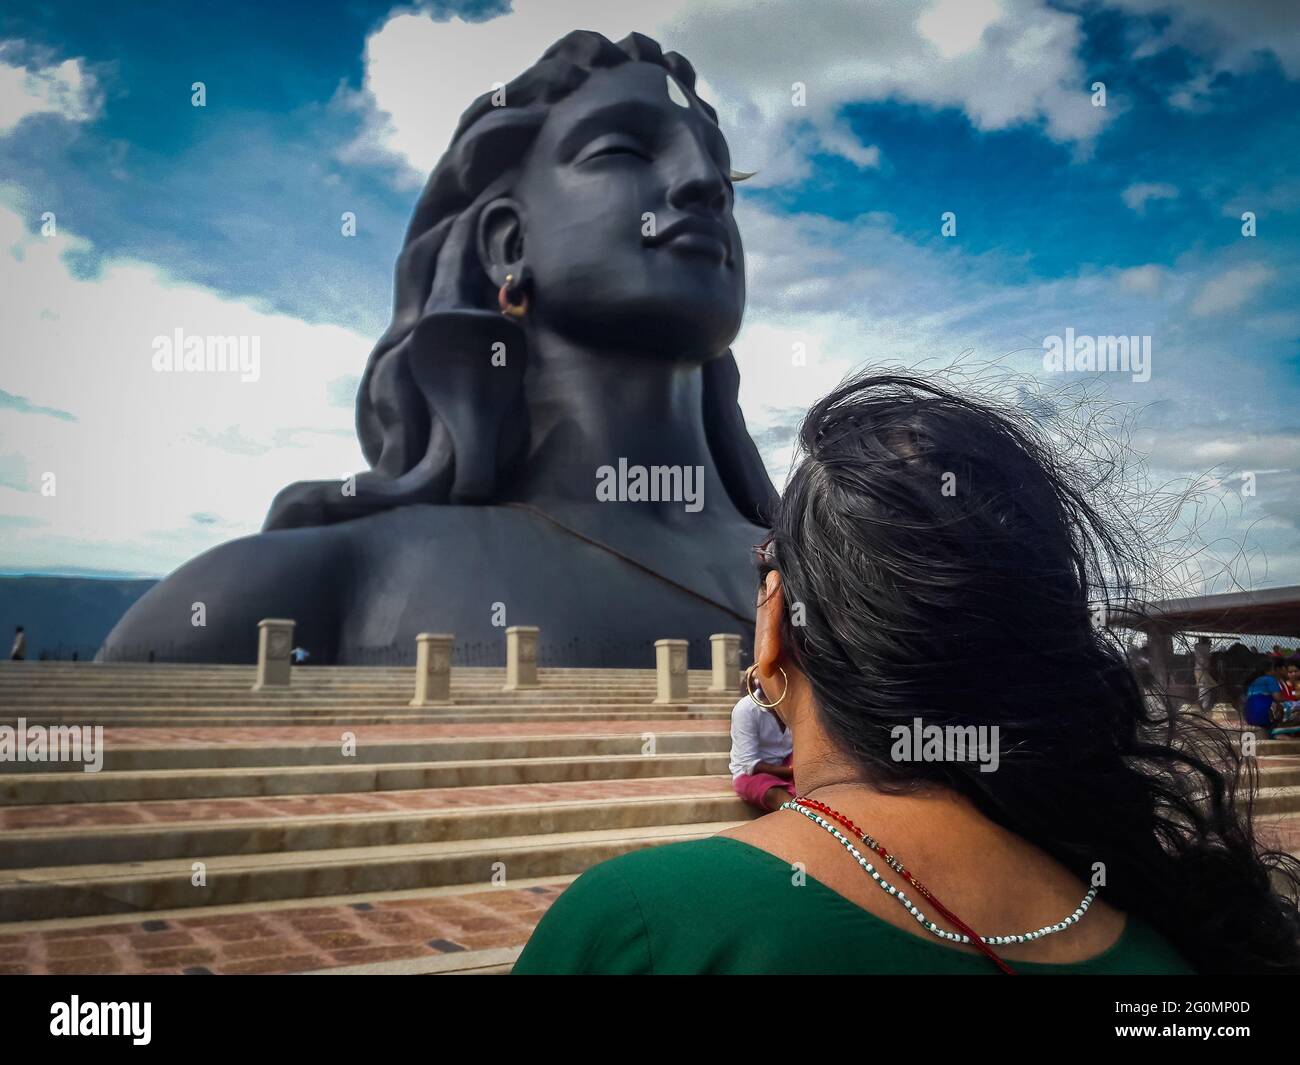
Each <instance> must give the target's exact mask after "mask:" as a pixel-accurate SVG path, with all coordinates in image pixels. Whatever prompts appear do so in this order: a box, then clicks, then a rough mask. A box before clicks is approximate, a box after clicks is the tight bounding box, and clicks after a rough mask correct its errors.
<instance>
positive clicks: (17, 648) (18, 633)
mask: <svg viewBox="0 0 1300 1065" xmlns="http://www.w3.org/2000/svg"><path fill="white" fill-rule="evenodd" d="M26 657H27V634H26V633H25V632H23V627H22V626H21V625H19V626H18V627H17V628H16V629H14V646H13V650H11V651H10V652H9V658H10V660H11V661H13V662H21V661H23V659H25V658H26Z"/></svg>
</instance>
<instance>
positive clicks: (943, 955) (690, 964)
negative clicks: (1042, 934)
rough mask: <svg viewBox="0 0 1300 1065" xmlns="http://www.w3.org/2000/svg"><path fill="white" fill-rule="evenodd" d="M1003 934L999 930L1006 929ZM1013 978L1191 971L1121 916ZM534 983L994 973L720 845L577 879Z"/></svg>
mask: <svg viewBox="0 0 1300 1065" xmlns="http://www.w3.org/2000/svg"><path fill="white" fill-rule="evenodd" d="M1008 931H1009V930H1008ZM1011 966H1012V968H1014V969H1015V970H1016V971H1017V972H1022V973H1161V974H1164V973H1190V972H1191V971H1192V970H1191V969H1190V968H1189V967H1188V965H1187V964H1186V963H1185V962H1184V961H1183V960H1182V958H1181V957H1179V955H1178V954H1176V953H1175V952H1174V950H1173V948H1171V947H1170V946H1169V944H1168V943H1166V942H1165V940H1164V939H1163V938H1161V937H1160V936H1159V935H1158V934H1156V932H1154V931H1153V930H1152V929H1151V928H1150V927H1148V926H1147V925H1146V924H1144V923H1142V922H1141V921H1138V920H1136V919H1135V918H1133V917H1131V916H1130V917H1129V918H1128V919H1127V921H1126V923H1125V926H1124V932H1123V934H1122V935H1121V936H1120V938H1119V940H1118V942H1116V943H1115V945H1114V946H1112V947H1110V948H1109V949H1107V950H1105V951H1103V952H1102V953H1101V954H1098V955H1097V956H1095V957H1093V958H1090V959H1088V960H1087V961H1083V962H1078V963H1076V964H1073V965H1043V964H1036V963H1030V962H1023V961H1017V962H1012V963H1011ZM514 971H515V973H516V974H541V973H602V974H611V975H615V974H633V973H715V974H739V973H757V974H767V975H778V974H786V973H808V974H832V973H833V974H858V973H996V972H997V969H996V968H995V967H994V966H993V963H992V962H990V961H989V960H988V959H987V958H985V957H983V956H982V955H979V954H973V953H972V954H967V953H965V952H964V951H960V950H956V949H954V948H953V947H949V946H945V945H943V944H941V943H940V942H939V941H938V940H930V939H925V938H922V937H921V936H918V935H914V934H913V933H911V932H905V931H903V930H902V929H901V928H897V927H895V926H894V925H892V924H890V923H889V922H887V921H883V920H881V919H880V918H879V917H876V916H874V915H873V914H870V913H868V912H867V911H866V910H864V909H862V908H861V907H860V906H857V905H855V904H854V903H852V902H850V901H849V900H848V899H846V898H844V896H842V895H840V894H837V893H836V892H834V891H832V890H831V889H830V888H828V887H827V886H826V885H825V884H823V883H821V882H820V881H817V880H814V879H813V878H812V877H806V883H805V884H804V885H803V886H802V887H795V886H793V883H792V873H791V869H790V866H788V865H787V864H786V863H785V862H784V861H782V860H781V859H780V858H778V857H776V856H775V855H773V854H769V853H768V852H767V851H764V850H760V849H758V848H757V847H753V846H751V845H750V844H748V843H742V842H741V841H740V840H737V839H731V838H730V837H727V836H713V837H711V838H708V839H699V840H691V841H689V842H686V843H673V844H669V845H667V846H663V847H651V848H648V849H646V850H640V851H634V852H632V853H631V854H624V855H622V856H621V857H618V858H614V859H612V860H611V861H607V862H603V863H601V864H600V865H597V866H595V867H593V868H591V869H589V870H587V872H585V873H583V874H582V876H580V877H578V879H577V880H575V881H574V882H573V883H572V884H571V885H570V886H569V888H568V890H567V891H565V892H564V894H563V895H561V896H560V897H559V898H558V899H556V900H555V904H554V905H553V906H552V907H551V908H550V910H549V911H548V912H547V914H546V916H545V917H543V918H542V922H541V924H539V925H538V926H537V930H536V931H535V932H534V933H533V936H532V938H531V939H530V940H529V941H528V945H527V946H526V947H524V951H523V953H522V954H521V955H520V956H519V961H518V962H517V963H516V964H515V968H514Z"/></svg>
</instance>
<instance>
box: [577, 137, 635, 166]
mask: <svg viewBox="0 0 1300 1065" xmlns="http://www.w3.org/2000/svg"><path fill="white" fill-rule="evenodd" d="M611 155H628V156H635V157H636V158H638V159H644V160H645V161H646V162H649V161H650V153H649V152H648V151H646V149H645V148H644V147H643V146H642V145H641V144H639V143H637V142H636V141H634V140H631V139H629V138H628V137H625V136H620V135H617V134H615V135H609V136H604V137H597V138H596V139H595V140H594V141H592V142H591V144H590V145H588V146H587V149H586V150H585V151H584V152H583V153H582V155H581V157H580V158H579V159H578V162H580V163H585V162H587V161H588V160H590V159H599V158H602V157H605V156H611Z"/></svg>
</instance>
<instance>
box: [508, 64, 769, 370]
mask: <svg viewBox="0 0 1300 1065" xmlns="http://www.w3.org/2000/svg"><path fill="white" fill-rule="evenodd" d="M669 78H670V75H669V74H668V72H667V71H666V70H664V68H663V67H661V66H657V65H655V64H651V63H641V62H632V63H625V64H623V65H622V66H619V67H615V68H613V69H609V70H597V71H594V72H593V73H592V74H591V76H590V77H589V78H588V79H587V81H586V82H585V83H584V84H583V85H582V86H581V87H580V88H579V89H578V90H577V91H575V92H573V93H571V94H570V95H569V96H568V97H567V98H565V99H564V100H563V101H561V102H560V103H559V104H557V105H556V106H555V107H554V109H553V110H552V111H551V113H550V114H549V115H548V117H547V119H546V121H545V123H544V124H543V126H542V129H541V131H540V132H539V134H538V137H537V139H536V140H535V141H534V144H533V148H532V151H531V152H530V153H529V157H528V159H527V161H526V163H525V166H524V169H523V173H522V175H521V179H520V182H519V184H518V185H517V186H516V187H515V190H514V198H515V199H516V200H517V201H518V203H519V206H520V210H521V212H522V215H523V217H522V219H521V231H522V235H523V250H522V259H523V262H524V263H525V264H526V266H527V269H528V271H529V273H530V275H531V281H532V292H531V294H530V296H531V299H530V307H529V318H530V319H535V320H537V321H539V322H542V323H545V324H546V325H547V326H549V327H550V328H552V329H554V330H555V331H557V332H559V333H561V334H563V335H566V336H569V337H571V338H573V339H575V340H578V341H580V342H584V343H588V344H593V345H600V346H611V347H619V348H623V349H624V350H636V351H644V352H647V353H655V354H664V355H666V356H669V357H673V358H679V359H684V360H701V361H702V360H704V359H707V358H710V357H712V356H714V355H717V354H719V353H720V352H722V351H723V350H724V349H725V348H726V347H727V345H728V344H730V343H731V341H732V340H733V339H734V338H735V335H736V332H737V331H738V330H739V328H740V318H741V313H742V311H743V309H744V305H745V266H744V255H743V252H742V250H741V245H740V233H739V231H738V230H737V229H736V222H735V218H734V217H733V215H732V206H733V202H734V190H733V189H732V187H731V182H730V180H729V179H728V173H729V171H730V165H731V160H730V157H729V155H728V152H727V145H726V141H724V140H723V137H722V134H721V132H720V131H719V130H718V127H717V126H716V125H714V123H713V122H712V121H710V120H709V118H708V116H707V115H705V114H704V112H702V111H701V110H700V109H699V105H698V104H697V103H695V102H694V100H693V99H691V97H690V95H689V94H688V93H687V92H686V91H685V89H684V88H683V87H680V86H678V85H677V84H676V83H674V84H673V87H672V89H670V86H669ZM683 103H688V106H682V105H683Z"/></svg>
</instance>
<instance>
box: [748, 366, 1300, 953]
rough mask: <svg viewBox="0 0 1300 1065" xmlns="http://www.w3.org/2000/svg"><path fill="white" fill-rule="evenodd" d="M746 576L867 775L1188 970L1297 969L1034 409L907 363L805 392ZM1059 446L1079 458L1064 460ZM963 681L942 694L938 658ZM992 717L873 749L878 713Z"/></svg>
mask: <svg viewBox="0 0 1300 1065" xmlns="http://www.w3.org/2000/svg"><path fill="white" fill-rule="evenodd" d="M799 445H800V461H799V463H798V465H797V467H796V469H795V470H794V472H793V474H792V476H791V480H790V482H789V484H788V486H787V488H786V490H785V492H784V493H783V495H782V497H781V499H780V501H779V503H778V504H776V506H775V510H774V512H773V514H772V518H773V520H772V523H771V525H772V535H771V539H770V541H769V543H770V547H771V550H770V551H769V552H766V553H765V556H764V557H763V558H762V559H760V562H759V571H760V578H762V577H765V576H766V573H767V571H768V570H770V569H773V568H774V569H776V570H778V571H779V572H780V575H781V586H782V590H783V598H784V604H785V612H784V615H783V617H782V621H781V625H782V640H783V646H784V647H785V648H788V649H789V653H790V655H791V657H792V659H793V661H794V664H795V665H796V666H797V668H798V669H799V670H801V671H802V672H803V673H804V675H805V676H806V677H807V678H808V681H809V683H810V685H811V687H812V691H813V694H814V698H815V704H816V712H817V713H818V714H819V716H820V719H821V721H822V724H823V726H824V727H825V729H826V731H827V733H828V735H829V736H830V738H831V739H832V741H833V742H834V743H835V744H836V746H837V747H838V749H839V750H840V751H841V752H842V753H843V754H844V755H845V756H846V757H847V758H848V759H850V760H851V762H852V763H853V764H854V766H855V767H856V768H857V769H858V770H859V771H860V773H861V777H862V779H863V780H864V781H865V782H867V783H869V784H870V785H871V786H873V787H875V788H878V789H881V790H884V791H890V792H897V791H908V790H912V789H918V788H922V787H926V786H936V785H937V786H942V787H946V788H950V789H952V790H954V791H956V792H959V793H960V794H962V795H963V796H966V797H967V798H968V799H970V800H971V801H972V802H973V803H974V804H975V806H976V807H977V808H978V809H979V810H980V811H981V812H982V813H983V814H984V815H985V816H987V817H989V818H990V819H991V820H993V821H995V822H996V823H998V824H999V825H1002V826H1003V827H1005V828H1007V829H1008V830H1010V831H1011V832H1014V833H1016V834H1017V835H1018V836H1020V837H1021V838H1023V839H1025V840H1027V841H1029V842H1030V843H1032V844H1034V845H1035V846H1037V847H1039V848H1041V849H1042V850H1043V851H1045V852H1046V853H1048V854H1050V855H1051V856H1052V857H1054V858H1055V859H1057V860H1058V861H1060V862H1061V863H1062V864H1063V865H1065V866H1066V867H1067V868H1068V869H1070V870H1071V871H1072V872H1073V873H1074V874H1075V875H1077V876H1078V877H1079V878H1080V880H1082V881H1084V882H1085V883H1087V884H1093V883H1096V882H1097V879H1098V878H1097V875H1096V874H1097V873H1098V871H1101V873H1102V874H1104V885H1103V886H1102V887H1101V891H1102V894H1103V897H1104V898H1105V899H1107V900H1108V901H1109V902H1110V903H1111V904H1112V905H1113V906H1115V907H1116V908H1118V909H1120V910H1122V911H1125V912H1127V913H1129V914H1135V915H1137V916H1138V917H1140V918H1141V919H1143V920H1145V921H1146V922H1148V923H1149V924H1150V925H1152V926H1153V927H1155V928H1156V929H1157V930H1158V931H1159V932H1161V933H1162V934H1163V935H1164V936H1165V937H1166V938H1167V939H1168V940H1169V942H1170V943H1171V944H1172V945H1173V946H1174V947H1175V948H1176V949H1177V950H1178V951H1179V952H1180V953H1181V954H1182V955H1183V957H1184V958H1186V959H1187V961H1188V962H1189V963H1190V964H1191V965H1192V966H1194V967H1195V968H1196V969H1197V970H1198V971H1201V972H1295V971H1300V946H1298V943H1300V914H1298V913H1297V906H1296V901H1295V899H1296V893H1297V891H1298V890H1300V863H1297V862H1296V860H1295V859H1294V858H1292V857H1291V856H1289V855H1287V854H1284V853H1281V852H1279V851H1273V850H1269V849H1267V848H1266V847H1264V846H1263V845H1262V844H1261V843H1260V841H1259V840H1258V839H1257V838H1256V834H1255V828H1254V824H1253V820H1252V811H1251V802H1252V798H1253V795H1254V790H1255V783H1256V775H1255V768H1254V765H1253V759H1252V758H1248V757H1243V756H1242V755H1241V754H1240V752H1239V751H1238V750H1237V747H1236V745H1235V744H1234V743H1233V738H1232V736H1231V734H1229V733H1228V732H1227V731H1225V730H1223V729H1221V728H1219V727H1218V726H1217V725H1215V724H1214V723H1213V722H1212V721H1211V720H1209V718H1207V717H1205V716H1202V715H1201V714H1200V713H1198V712H1195V711H1182V712H1178V713H1172V712H1170V711H1168V710H1167V709H1166V704H1165V702H1164V701H1162V700H1159V699H1150V700H1149V699H1148V698H1147V696H1146V695H1145V694H1144V692H1143V691H1142V689H1141V688H1140V686H1139V684H1138V682H1137V679H1136V677H1135V675H1134V673H1133V671H1132V669H1131V668H1130V666H1129V663H1128V661H1127V658H1126V656H1125V654H1124V650H1123V647H1122V645H1121V642H1120V640H1119V638H1118V637H1117V636H1116V635H1114V634H1112V633H1111V632H1110V631H1109V630H1108V629H1106V628H1105V627H1102V626H1098V625H1096V624H1095V623H1094V617H1095V615H1094V606H1095V604H1096V603H1097V601H1098V600H1105V601H1108V602H1113V601H1116V599H1117V598H1119V599H1123V600H1125V601H1131V599H1132V597H1133V594H1134V579H1135V578H1134V575H1135V574H1136V573H1138V572H1140V568H1139V567H1140V557H1141V555H1142V552H1143V551H1144V549H1145V547H1146V545H1144V544H1142V543H1140V542H1135V541H1134V537H1135V536H1136V535H1137V533H1136V532H1135V528H1136V527H1135V526H1134V525H1133V524H1131V523H1129V522H1126V521H1125V520H1124V518H1123V515H1118V516H1117V517H1118V520H1115V518H1113V517H1110V516H1108V517H1107V518H1105V519H1104V518H1103V517H1102V515H1101V513H1099V509H1098V505H1097V504H1096V503H1095V502H1094V500H1093V498H1092V497H1093V486H1092V485H1090V483H1089V482H1090V481H1091V480H1092V479H1093V478H1094V476H1095V471H1088V470H1084V471H1082V472H1081V471H1079V470H1078V468H1077V466H1075V465H1072V464H1070V463H1068V462H1063V461H1061V460H1060V459H1059V458H1058V457H1057V450H1058V449H1057V447H1055V446H1054V445H1053V444H1052V442H1051V437H1050V435H1049V433H1048V432H1047V431H1045V429H1044V427H1043V426H1041V425H1040V424H1039V423H1038V422H1036V421H1035V419H1034V416H1033V415H1032V414H1031V413H1029V412H1028V411H1026V410H1023V409H1021V408H1016V407H1011V406H1007V407H1006V408H1005V409H1003V408H1001V407H999V406H998V405H996V404H994V403H991V402H988V401H984V400H981V399H977V398H972V397H971V396H970V395H968V394H966V393H964V392H960V391H958V390H956V389H953V388H949V387H944V386H941V385H939V384H936V383H934V382H933V381H931V380H929V379H925V378H920V377H916V376H912V375H908V374H883V375H882V374H878V375H863V376H858V377H855V378H853V379H851V380H849V381H847V382H845V383H844V384H842V385H841V386H840V387H838V388H837V389H836V390H835V391H834V392H832V393H831V394H830V395H828V396H826V397H825V398H824V399H822V400H821V401H820V402H818V403H817V404H815V405H814V406H813V408H812V409H811V410H810V411H809V412H808V414H807V417H806V418H805V420H804V422H803V425H802V428H801V430H800V434H799ZM1075 457H1076V458H1077V457H1078V456H1075ZM936 662H945V663H949V664H952V665H959V666H963V667H965V669H966V671H967V672H969V673H971V674H972V675H975V676H977V677H978V678H979V691H978V692H972V693H969V695H968V696H966V697H963V698H962V699H960V700H954V699H953V698H952V687H951V683H950V681H949V678H948V674H947V671H942V670H938V669H936V668H935V663H936ZM918 717H919V718H921V719H922V720H923V722H924V724H925V725H927V726H928V725H939V726H941V727H944V726H948V725H954V726H969V725H976V726H979V725H986V726H994V725H996V726H998V728H999V739H1000V762H999V765H998V767H997V769H996V771H994V772H980V765H979V764H978V763H976V762H969V761H955V760H948V761H910V762H902V761H895V760H893V759H892V758H891V756H890V751H891V747H892V746H893V739H892V737H891V729H892V728H894V727H895V726H897V725H905V726H909V727H910V725H911V723H912V721H913V719H914V718H918Z"/></svg>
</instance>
